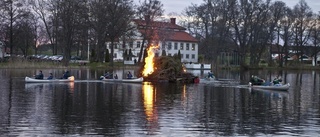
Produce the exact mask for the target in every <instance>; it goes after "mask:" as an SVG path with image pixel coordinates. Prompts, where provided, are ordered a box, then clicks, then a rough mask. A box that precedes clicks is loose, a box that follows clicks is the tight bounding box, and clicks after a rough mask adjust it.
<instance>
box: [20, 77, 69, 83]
mask: <svg viewBox="0 0 320 137" xmlns="http://www.w3.org/2000/svg"><path fill="white" fill-rule="evenodd" d="M73 81H74V76H71V77H68V79H34V78H30V77H25V82H27V83H51V82H73Z"/></svg>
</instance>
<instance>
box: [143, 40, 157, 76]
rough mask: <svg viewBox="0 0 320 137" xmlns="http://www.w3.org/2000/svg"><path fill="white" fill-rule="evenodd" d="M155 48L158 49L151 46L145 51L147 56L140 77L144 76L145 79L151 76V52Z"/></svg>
mask: <svg viewBox="0 0 320 137" xmlns="http://www.w3.org/2000/svg"><path fill="white" fill-rule="evenodd" d="M156 48H158V46H152V45H151V46H150V47H149V48H148V50H147V52H148V56H147V57H146V58H145V60H144V62H145V65H144V67H143V71H142V75H143V76H145V77H146V76H148V75H150V74H152V73H153V71H154V62H153V58H154V56H155V54H154V52H153V49H156Z"/></svg>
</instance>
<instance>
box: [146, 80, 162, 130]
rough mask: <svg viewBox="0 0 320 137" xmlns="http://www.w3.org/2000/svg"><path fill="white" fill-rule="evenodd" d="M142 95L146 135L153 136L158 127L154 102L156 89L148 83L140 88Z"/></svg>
mask: <svg viewBox="0 0 320 137" xmlns="http://www.w3.org/2000/svg"><path fill="white" fill-rule="evenodd" d="M142 92H143V93H142V95H143V105H144V111H145V114H146V120H147V121H148V124H147V131H148V134H154V133H155V132H156V131H157V130H158V127H159V123H158V113H157V111H156V109H154V108H155V102H156V96H155V95H156V89H155V87H154V86H153V85H151V84H150V83H145V84H143V86H142Z"/></svg>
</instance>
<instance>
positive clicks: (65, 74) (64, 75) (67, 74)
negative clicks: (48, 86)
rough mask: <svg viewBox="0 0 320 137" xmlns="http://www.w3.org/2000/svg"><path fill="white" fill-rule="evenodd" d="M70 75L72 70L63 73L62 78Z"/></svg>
mask: <svg viewBox="0 0 320 137" xmlns="http://www.w3.org/2000/svg"><path fill="white" fill-rule="evenodd" d="M68 77H70V72H69V71H68V70H67V71H65V72H64V73H63V76H62V79H68Z"/></svg>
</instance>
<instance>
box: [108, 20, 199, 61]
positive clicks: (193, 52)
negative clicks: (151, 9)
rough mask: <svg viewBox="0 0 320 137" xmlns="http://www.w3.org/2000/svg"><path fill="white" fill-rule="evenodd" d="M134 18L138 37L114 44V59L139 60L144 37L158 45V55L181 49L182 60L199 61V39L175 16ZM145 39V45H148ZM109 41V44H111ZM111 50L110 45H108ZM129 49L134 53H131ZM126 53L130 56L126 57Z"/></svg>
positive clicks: (167, 54)
mask: <svg viewBox="0 0 320 137" xmlns="http://www.w3.org/2000/svg"><path fill="white" fill-rule="evenodd" d="M146 22H147V21H146V20H138V19H137V20H133V22H132V23H133V25H134V26H136V31H135V33H136V37H134V38H131V40H126V43H124V42H121V41H120V42H119V43H117V44H116V45H115V46H114V61H125V64H133V63H134V62H135V61H137V60H138V58H139V54H140V48H141V45H142V43H143V38H144V37H148V38H147V39H152V41H153V45H158V46H159V47H158V49H157V50H156V51H155V54H156V56H161V55H162V54H163V53H162V52H165V53H166V56H173V55H175V54H178V52H179V50H180V54H181V61H182V62H188V63H190V62H193V63H196V62H198V40H197V39H195V38H194V37H193V36H191V35H190V34H188V33H187V32H185V30H186V29H185V28H184V27H181V26H179V25H177V24H176V20H175V18H171V19H170V22H161V21H150V22H149V25H146V24H147V23H146ZM147 41H148V40H145V43H144V46H146V45H148V42H147ZM109 44H110V43H108V44H107V45H109ZM107 48H108V49H109V51H110V47H109V46H107ZM144 49H145V48H144ZM129 51H131V53H132V54H130V55H129V53H130V52H129ZM125 53H127V55H128V56H126V58H125V57H124V55H125Z"/></svg>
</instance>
